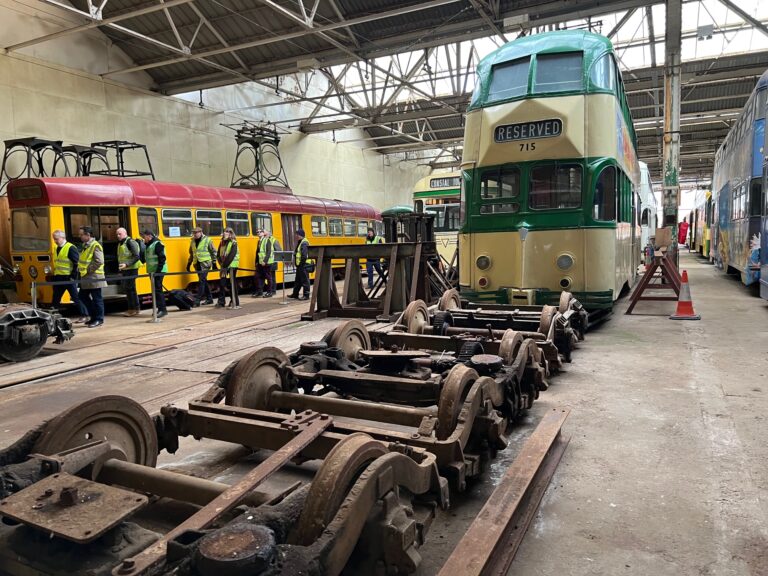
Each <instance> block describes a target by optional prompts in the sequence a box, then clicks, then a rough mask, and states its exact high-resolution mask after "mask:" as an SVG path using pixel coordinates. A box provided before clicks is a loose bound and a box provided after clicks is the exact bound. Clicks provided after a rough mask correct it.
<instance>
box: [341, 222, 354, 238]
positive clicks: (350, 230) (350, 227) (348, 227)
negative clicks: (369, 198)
mask: <svg viewBox="0 0 768 576" xmlns="http://www.w3.org/2000/svg"><path fill="white" fill-rule="evenodd" d="M355 231H356V225H355V221H354V220H350V219H347V220H344V236H354V235H355Z"/></svg>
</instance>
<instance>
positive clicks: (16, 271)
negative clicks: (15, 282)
mask: <svg viewBox="0 0 768 576" xmlns="http://www.w3.org/2000/svg"><path fill="white" fill-rule="evenodd" d="M19 272H21V268H20V267H19V265H18V264H14V265H13V273H14V274H18V273H19Z"/></svg>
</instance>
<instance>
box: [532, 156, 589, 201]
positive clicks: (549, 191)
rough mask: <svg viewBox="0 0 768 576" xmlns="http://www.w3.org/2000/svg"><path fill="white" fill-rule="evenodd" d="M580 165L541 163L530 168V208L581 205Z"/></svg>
mask: <svg viewBox="0 0 768 576" xmlns="http://www.w3.org/2000/svg"><path fill="white" fill-rule="evenodd" d="M581 180H582V172H581V166H578V165H571V164H542V165H539V166H536V167H534V168H533V169H532V170H531V183H530V194H529V198H528V204H529V206H530V208H531V209H532V210H560V209H564V208H578V207H579V206H581Z"/></svg>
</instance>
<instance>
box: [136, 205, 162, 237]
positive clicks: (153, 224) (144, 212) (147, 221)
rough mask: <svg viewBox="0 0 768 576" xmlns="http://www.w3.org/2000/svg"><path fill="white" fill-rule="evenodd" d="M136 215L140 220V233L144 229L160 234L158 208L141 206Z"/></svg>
mask: <svg viewBox="0 0 768 576" xmlns="http://www.w3.org/2000/svg"><path fill="white" fill-rule="evenodd" d="M136 217H137V219H138V221H139V233H141V232H143V231H144V230H151V231H152V234H155V235H157V234H158V230H160V228H158V226H157V210H155V209H154V208H139V209H138V211H137V213H136Z"/></svg>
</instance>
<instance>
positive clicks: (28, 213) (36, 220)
mask: <svg viewBox="0 0 768 576" xmlns="http://www.w3.org/2000/svg"><path fill="white" fill-rule="evenodd" d="M11 230H13V249H14V250H41V251H47V250H48V249H49V247H50V245H51V226H50V222H49V219H48V208H18V209H16V210H13V211H11Z"/></svg>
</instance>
